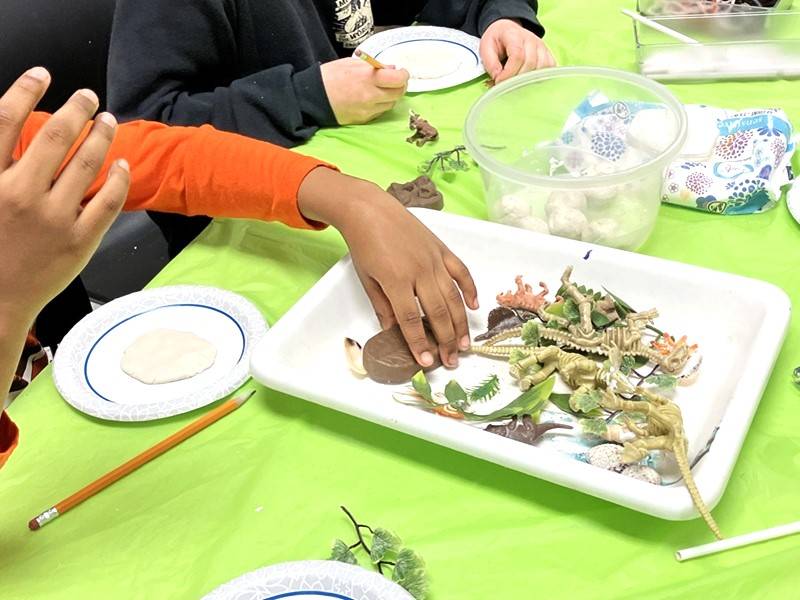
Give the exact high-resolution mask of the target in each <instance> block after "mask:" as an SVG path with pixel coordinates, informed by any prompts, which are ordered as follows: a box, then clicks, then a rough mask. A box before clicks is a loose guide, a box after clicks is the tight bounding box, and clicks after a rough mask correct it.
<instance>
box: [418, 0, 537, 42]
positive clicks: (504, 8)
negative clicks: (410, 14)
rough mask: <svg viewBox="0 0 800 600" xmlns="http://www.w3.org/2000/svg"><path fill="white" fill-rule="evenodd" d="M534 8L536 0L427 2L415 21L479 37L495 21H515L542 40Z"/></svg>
mask: <svg viewBox="0 0 800 600" xmlns="http://www.w3.org/2000/svg"><path fill="white" fill-rule="evenodd" d="M538 8H539V6H538V2H537V0H429V2H427V3H426V4H425V6H424V7H423V9H422V11H421V12H420V13H419V15H418V16H417V20H419V21H421V22H423V23H430V24H431V25H440V26H443V27H454V28H456V29H461V30H463V31H465V32H466V33H469V34H471V35H476V36H482V35H483V33H484V32H485V31H486V29H487V28H488V27H489V25H491V24H492V23H494V22H495V21H497V20H498V19H517V20H518V21H519V22H520V23H521V24H522V26H523V27H525V29H528V30H529V31H531V32H533V33H534V34H536V35H538V36H539V37H542V36H544V27H542V25H541V24H540V23H539V20H538V18H537V17H536V11H537V10H538Z"/></svg>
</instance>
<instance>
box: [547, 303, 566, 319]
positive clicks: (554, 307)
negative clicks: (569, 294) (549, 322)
mask: <svg viewBox="0 0 800 600" xmlns="http://www.w3.org/2000/svg"><path fill="white" fill-rule="evenodd" d="M544 312H546V313H549V314H551V315H555V316H557V317H563V316H564V301H563V300H559V301H558V302H553V303H552V304H551V305H550V306H548V307H547V308H545V309H544Z"/></svg>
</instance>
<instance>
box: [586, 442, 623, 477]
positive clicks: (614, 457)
mask: <svg viewBox="0 0 800 600" xmlns="http://www.w3.org/2000/svg"><path fill="white" fill-rule="evenodd" d="M587 454H588V457H589V464H590V465H594V466H595V467H599V468H601V469H606V470H608V471H613V470H614V469H617V468H619V467H621V466H622V446H620V445H618V444H600V445H599V446H595V447H593V448H591V449H589V452H588V453H587Z"/></svg>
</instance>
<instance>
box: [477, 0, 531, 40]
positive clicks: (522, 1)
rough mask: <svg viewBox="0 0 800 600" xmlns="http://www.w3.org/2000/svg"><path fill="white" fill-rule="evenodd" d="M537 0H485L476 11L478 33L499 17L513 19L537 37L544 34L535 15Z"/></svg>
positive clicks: (482, 31) (481, 32)
mask: <svg viewBox="0 0 800 600" xmlns="http://www.w3.org/2000/svg"><path fill="white" fill-rule="evenodd" d="M538 8H539V5H538V2H537V0H486V1H485V2H483V5H482V6H481V9H480V11H479V13H478V34H479V35H483V33H484V32H485V31H486V29H487V28H488V27H489V25H491V24H492V23H494V22H495V21H498V20H500V19H513V20H515V21H517V22H518V23H519V24H520V25H522V26H523V27H524V28H525V29H527V30H529V31H531V32H532V33H534V34H536V35H537V36H539V37H543V36H544V27H542V25H541V23H539V19H538V17H537V11H538Z"/></svg>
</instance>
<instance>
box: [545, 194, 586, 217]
mask: <svg viewBox="0 0 800 600" xmlns="http://www.w3.org/2000/svg"><path fill="white" fill-rule="evenodd" d="M559 208H575V209H577V210H580V211H584V210H586V195H585V194H584V193H583V192H580V191H566V190H558V191H555V192H552V193H551V194H550V197H549V198H548V199H547V204H545V205H544V210H545V212H546V213H547V215H548V216H550V214H551V213H552V212H553V211H554V210H557V209H559Z"/></svg>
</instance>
